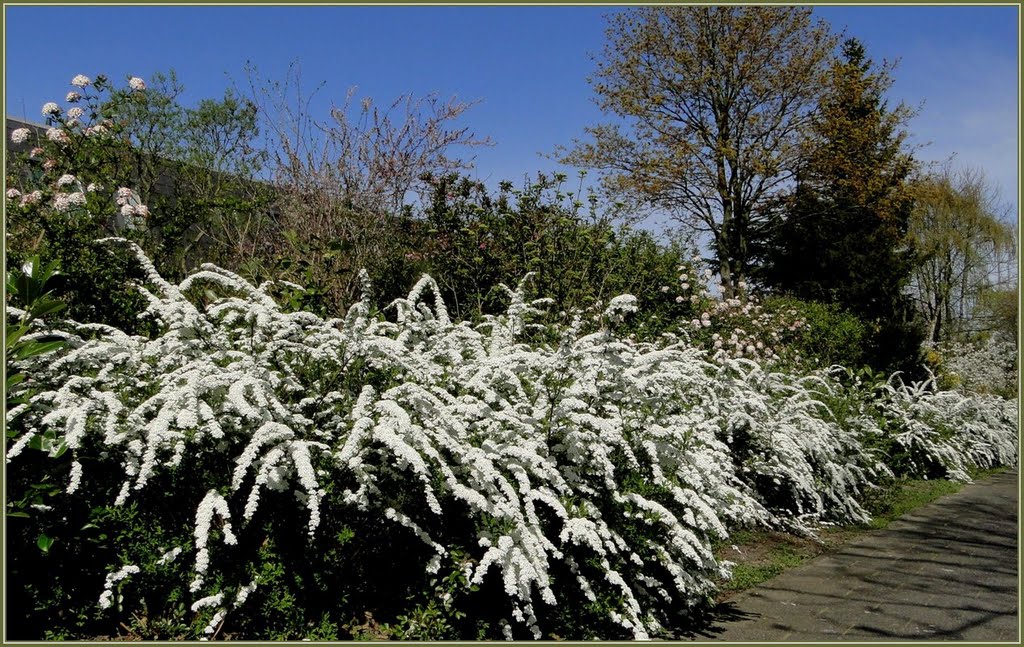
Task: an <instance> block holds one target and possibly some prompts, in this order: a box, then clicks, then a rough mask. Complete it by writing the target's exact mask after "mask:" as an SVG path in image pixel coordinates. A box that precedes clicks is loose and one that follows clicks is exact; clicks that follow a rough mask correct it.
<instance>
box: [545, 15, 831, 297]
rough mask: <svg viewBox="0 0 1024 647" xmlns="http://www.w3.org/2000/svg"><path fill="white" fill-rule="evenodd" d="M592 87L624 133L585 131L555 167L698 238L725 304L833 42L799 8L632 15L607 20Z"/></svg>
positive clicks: (790, 162)
mask: <svg viewBox="0 0 1024 647" xmlns="http://www.w3.org/2000/svg"><path fill="white" fill-rule="evenodd" d="M607 36H608V43H607V45H606V46H605V49H604V55H603V57H602V59H601V60H599V62H598V68H597V72H596V73H595V75H594V76H593V78H592V79H591V84H592V85H593V87H594V90H595V91H596V92H597V95H598V99H597V100H598V104H599V105H600V106H601V108H602V109H603V110H604V111H605V112H606V113H609V114H611V115H613V116H615V117H619V118H622V120H623V121H624V122H625V125H618V124H605V125H599V126H594V127H591V128H588V129H587V130H586V132H587V133H588V134H589V135H591V137H592V141H587V142H583V141H577V142H576V143H575V146H574V148H573V149H572V150H571V151H569V152H567V153H564V154H563V155H562V157H561V159H562V161H563V162H566V163H570V164H575V165H578V166H585V167H593V168H598V169H602V170H604V171H605V172H606V175H605V181H606V184H607V186H609V188H611V189H612V190H615V191H620V192H623V193H624V194H626V195H632V196H635V197H638V198H640V199H641V200H643V201H646V202H648V203H650V204H652V205H655V206H657V207H660V208H663V209H667V210H669V211H671V212H672V213H673V214H674V216H675V217H676V218H677V219H678V220H679V221H680V222H681V223H682V224H683V225H684V226H685V227H686V228H687V229H690V230H695V231H698V232H703V233H708V234H710V235H711V237H712V240H713V245H714V255H715V258H716V261H717V265H718V269H719V273H720V274H721V278H722V283H723V285H724V287H725V292H726V294H727V295H732V294H733V293H734V292H735V290H736V289H737V286H738V284H739V283H740V282H741V281H742V280H743V279H744V277H745V275H746V274H747V269H748V266H749V263H750V252H749V250H748V245H749V242H750V241H749V237H750V234H751V229H752V226H753V220H754V219H755V218H757V217H758V216H759V212H760V211H761V210H763V209H764V208H765V207H766V206H767V204H768V203H769V201H770V199H771V198H772V196H773V195H774V194H775V192H776V191H777V190H778V189H779V188H780V187H781V186H782V185H783V184H784V183H785V182H786V181H787V180H788V179H789V178H790V177H791V173H792V170H793V168H794V166H795V161H796V158H797V156H798V153H799V151H798V143H799V135H800V131H801V129H802V128H803V126H804V125H805V124H806V121H807V118H808V115H809V114H810V112H811V110H812V109H813V107H814V106H815V102H816V100H817V98H818V96H819V94H820V93H821V92H822V91H823V88H824V74H825V71H826V64H827V63H828V60H829V57H830V55H831V53H832V50H833V48H834V46H835V44H836V38H835V37H834V36H833V35H832V34H831V33H830V31H829V28H828V26H827V25H826V24H825V23H824V22H821V21H818V22H816V23H815V22H812V20H811V10H810V9H808V8H798V7H696V6H687V7H673V6H658V7H642V8H638V9H633V10H631V11H629V12H627V13H625V14H620V15H616V16H613V17H612V19H611V24H610V26H609V29H608V32H607Z"/></svg>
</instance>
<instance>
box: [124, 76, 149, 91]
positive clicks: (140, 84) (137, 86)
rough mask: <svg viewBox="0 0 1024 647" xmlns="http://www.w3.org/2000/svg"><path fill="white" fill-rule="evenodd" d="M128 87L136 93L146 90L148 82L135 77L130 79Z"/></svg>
mask: <svg viewBox="0 0 1024 647" xmlns="http://www.w3.org/2000/svg"><path fill="white" fill-rule="evenodd" d="M128 87H129V88H131V89H132V90H135V91H139V90H145V89H146V82H145V81H143V80H142V79H140V78H139V77H137V76H133V77H132V78H130V79H128Z"/></svg>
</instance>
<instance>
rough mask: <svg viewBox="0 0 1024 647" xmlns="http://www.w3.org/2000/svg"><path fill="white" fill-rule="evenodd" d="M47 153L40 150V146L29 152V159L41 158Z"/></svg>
mask: <svg viewBox="0 0 1024 647" xmlns="http://www.w3.org/2000/svg"><path fill="white" fill-rule="evenodd" d="M45 152H46V151H44V150H43V149H42V148H39V147H38V146H36V147H35V148H33V149H32V150H31V151H29V157H39V156H40V155H42V154H43V153H45Z"/></svg>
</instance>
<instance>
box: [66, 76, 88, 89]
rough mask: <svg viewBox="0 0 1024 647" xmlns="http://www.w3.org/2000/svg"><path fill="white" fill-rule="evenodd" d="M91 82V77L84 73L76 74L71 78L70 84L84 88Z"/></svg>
mask: <svg viewBox="0 0 1024 647" xmlns="http://www.w3.org/2000/svg"><path fill="white" fill-rule="evenodd" d="M91 83H92V79H90V78H89V77H87V76H86V75H84V74H77V75H75V78H73V79H71V85H73V86H75V87H77V88H84V87H86V86H88V85H89V84H91Z"/></svg>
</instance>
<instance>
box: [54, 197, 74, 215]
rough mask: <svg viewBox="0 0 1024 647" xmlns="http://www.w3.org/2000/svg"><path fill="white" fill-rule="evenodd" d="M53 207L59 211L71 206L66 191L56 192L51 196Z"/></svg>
mask: <svg viewBox="0 0 1024 647" xmlns="http://www.w3.org/2000/svg"><path fill="white" fill-rule="evenodd" d="M53 208H54V209H56V210H57V211H60V212H61V213H63V212H65V211H67V210H68V209H70V208H71V200H70V199H69V198H68V194H67V193H58V194H57V195H55V196H53Z"/></svg>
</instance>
